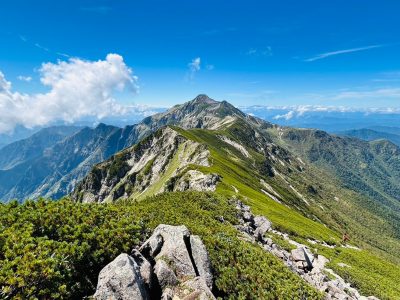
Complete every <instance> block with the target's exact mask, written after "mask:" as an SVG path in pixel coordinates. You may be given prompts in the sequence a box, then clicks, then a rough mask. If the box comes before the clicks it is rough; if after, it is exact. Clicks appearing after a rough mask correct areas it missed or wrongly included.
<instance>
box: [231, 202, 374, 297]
mask: <svg viewBox="0 0 400 300" xmlns="http://www.w3.org/2000/svg"><path fill="white" fill-rule="evenodd" d="M236 209H237V210H238V219H239V223H240V225H236V226H235V227H236V229H237V230H238V231H240V233H241V235H242V237H243V238H244V239H245V240H247V241H249V242H253V243H258V244H259V245H260V246H261V247H263V249H264V250H266V251H268V252H270V253H272V254H274V255H275V256H276V257H278V258H279V259H281V260H282V261H283V263H284V264H285V265H286V266H287V267H289V268H290V269H291V270H292V271H293V272H295V273H296V274H298V275H299V276H301V277H302V278H303V279H304V280H305V281H307V282H308V283H309V284H310V285H312V286H314V287H315V288H317V289H318V290H319V291H321V292H323V293H324V294H325V299H332V300H333V299H335V300H366V299H378V298H376V297H374V296H370V297H365V296H361V295H360V293H359V292H358V291H357V290H356V289H355V288H353V287H352V286H351V285H350V284H349V283H347V282H345V280H344V279H343V278H341V277H340V276H339V275H337V274H336V273H335V272H334V271H333V270H331V269H329V268H327V267H326V264H327V263H328V262H329V260H328V259H327V258H326V257H324V256H323V255H317V254H313V253H312V252H311V250H310V249H309V248H308V247H307V246H306V245H303V244H300V243H297V242H295V241H292V240H290V239H289V238H288V236H287V235H285V234H282V233H281V232H279V231H276V230H272V228H271V222H270V221H268V220H267V219H266V218H265V217H263V216H255V215H253V213H252V212H251V210H250V207H249V206H247V205H244V204H243V203H242V202H241V201H236ZM268 231H271V232H273V233H274V234H278V235H281V236H282V237H284V238H285V239H286V240H287V241H288V242H289V243H290V244H292V245H293V246H295V247H296V248H295V249H293V250H292V251H290V252H289V251H287V250H285V249H282V248H281V247H280V246H279V245H277V244H275V243H274V242H273V240H272V239H271V238H269V237H267V236H266V233H267V232H268ZM332 278H334V279H332Z"/></svg>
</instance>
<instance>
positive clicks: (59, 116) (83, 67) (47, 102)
mask: <svg viewBox="0 0 400 300" xmlns="http://www.w3.org/2000/svg"><path fill="white" fill-rule="evenodd" d="M39 72H40V76H41V78H40V81H41V82H42V84H43V85H44V86H46V87H48V88H49V91H48V92H47V93H38V94H24V93H19V92H14V91H12V87H11V83H10V82H9V81H7V80H6V78H5V76H4V74H3V73H1V72H0V132H7V131H12V130H13V129H14V128H15V126H17V125H23V126H26V127H34V126H44V125H47V124H49V123H51V122H54V121H64V122H74V121H76V120H79V119H81V118H83V117H96V118H97V119H102V118H104V117H107V116H112V115H122V114H124V113H126V110H127V108H126V107H125V106H123V105H121V104H119V103H118V102H117V101H116V99H115V98H114V97H113V95H114V94H115V92H122V91H124V90H128V91H130V92H133V93H135V92H136V91H137V77H136V76H134V75H133V72H132V70H131V69H130V68H129V67H128V66H127V65H126V64H125V62H124V60H123V58H122V57H121V56H120V55H117V54H108V55H107V57H106V59H105V60H98V61H86V60H82V59H78V58H71V59H69V60H68V61H58V62H57V63H45V64H43V65H42V66H41V68H40V69H39Z"/></svg>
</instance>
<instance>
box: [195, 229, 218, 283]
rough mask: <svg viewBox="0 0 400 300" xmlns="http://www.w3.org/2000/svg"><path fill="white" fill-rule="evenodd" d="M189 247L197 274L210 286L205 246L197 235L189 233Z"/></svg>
mask: <svg viewBox="0 0 400 300" xmlns="http://www.w3.org/2000/svg"><path fill="white" fill-rule="evenodd" d="M190 247H191V252H192V257H193V260H194V263H195V265H196V268H197V271H198V274H199V276H200V277H203V278H204V280H205V282H206V284H207V286H208V287H209V288H212V284H213V276H212V274H211V265H210V259H209V257H208V253H207V249H206V246H204V244H203V242H202V240H201V239H200V237H199V236H197V235H191V236H190Z"/></svg>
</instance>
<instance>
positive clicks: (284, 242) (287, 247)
mask: <svg viewBox="0 0 400 300" xmlns="http://www.w3.org/2000/svg"><path fill="white" fill-rule="evenodd" d="M267 237H269V238H271V239H272V241H273V242H274V244H277V245H278V246H279V247H281V248H282V249H285V250H286V251H289V252H290V251H291V250H293V249H296V246H294V245H292V244H290V243H289V242H288V241H287V240H285V239H284V238H283V237H281V236H280V235H278V234H275V233H272V232H270V233H268V234H267Z"/></svg>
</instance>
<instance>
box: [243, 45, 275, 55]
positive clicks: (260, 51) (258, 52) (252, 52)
mask: <svg viewBox="0 0 400 300" xmlns="http://www.w3.org/2000/svg"><path fill="white" fill-rule="evenodd" d="M246 55H249V56H272V47H271V46H267V47H265V48H261V49H258V48H250V49H249V50H248V51H247V52H246Z"/></svg>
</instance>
